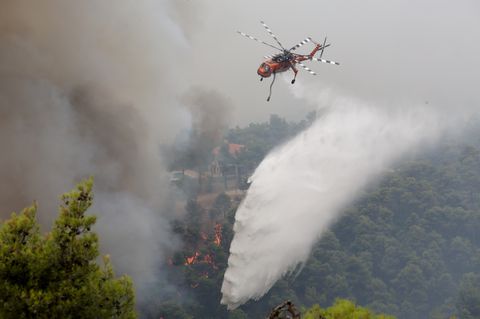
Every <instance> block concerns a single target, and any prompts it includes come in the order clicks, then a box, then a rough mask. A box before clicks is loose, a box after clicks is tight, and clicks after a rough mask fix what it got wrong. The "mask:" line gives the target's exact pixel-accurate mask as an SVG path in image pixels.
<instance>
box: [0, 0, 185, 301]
mask: <svg viewBox="0 0 480 319" xmlns="http://www.w3.org/2000/svg"><path fill="white" fill-rule="evenodd" d="M171 10H173V6H171V5H170V2H169V1H153V0H144V1H131V0H120V1H115V2H113V1H104V2H98V1H93V0H87V1H62V0H46V1H34V0H18V1H17V0H15V1H10V0H7V1H2V2H1V4H0V149H1V156H0V178H1V180H2V183H0V204H1V205H0V207H1V215H0V216H1V217H2V218H6V217H7V216H8V215H9V214H10V212H11V211H14V210H15V211H18V210H20V209H21V208H23V207H24V206H26V205H29V204H30V203H31V202H32V200H34V199H37V200H39V203H40V211H39V219H40V221H41V223H42V225H44V226H48V225H49V224H50V223H51V222H52V220H53V219H54V218H55V216H56V215H57V209H56V207H57V203H58V195H59V194H61V193H62V192H64V191H66V190H68V189H70V188H71V187H72V186H73V185H74V184H75V183H76V182H78V181H79V180H80V179H82V178H85V177H88V176H91V175H93V176H95V181H96V190H95V195H96V200H95V203H96V204H95V205H94V207H93V208H92V211H91V212H92V213H95V214H97V215H98V216H99V221H98V226H97V230H98V232H99V233H100V238H101V247H102V250H104V251H105V252H108V253H111V254H112V259H113V262H114V264H115V266H116V270H117V271H118V272H120V273H123V272H126V273H128V274H131V275H132V276H133V278H134V281H135V282H136V283H137V286H138V288H140V289H139V290H137V292H138V293H137V294H138V295H140V298H141V297H142V294H143V291H142V289H141V286H142V284H143V283H146V282H148V283H150V284H151V283H152V282H155V280H156V278H157V276H158V272H159V265H158V264H159V261H160V260H162V258H163V255H164V253H165V249H166V246H170V247H174V246H175V240H174V239H172V238H171V234H170V232H169V231H168V227H167V225H168V217H169V216H168V213H167V212H168V209H167V208H168V207H166V206H167V205H168V201H167V198H168V181H167V179H166V177H165V167H164V163H162V160H161V158H160V153H159V144H160V143H162V142H166V141H169V140H170V139H171V138H172V137H173V136H174V135H175V134H176V132H177V130H178V129H179V127H181V126H182V125H185V124H186V121H185V116H184V114H181V113H180V112H179V111H177V110H178V103H177V102H176V98H177V97H176V95H177V94H179V92H183V90H184V89H185V87H184V86H183V84H181V83H180V81H179V78H180V77H181V76H182V75H183V74H184V72H185V68H184V67H188V65H187V63H183V64H181V65H178V66H177V65H172V63H171V61H174V60H176V59H178V58H181V57H182V54H183V53H182V52H183V50H184V49H185V48H187V47H188V42H187V41H186V38H185V37H184V35H183V33H182V29H181V28H180V27H179V26H178V25H177V24H175V23H174V22H173V21H172V19H171V18H170V17H169V15H168V12H172V11H171Z"/></svg>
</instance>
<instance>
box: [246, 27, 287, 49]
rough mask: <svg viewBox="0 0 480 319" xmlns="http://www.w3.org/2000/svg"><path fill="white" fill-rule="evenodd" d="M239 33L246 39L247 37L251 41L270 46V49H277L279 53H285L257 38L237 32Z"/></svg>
mask: <svg viewBox="0 0 480 319" xmlns="http://www.w3.org/2000/svg"><path fill="white" fill-rule="evenodd" d="M237 33H239V34H241V35H243V36H244V37H247V38H249V39H251V40H254V41H257V42H260V43H263V44H265V45H268V46H269V47H272V48H274V49H277V50H279V51H283V50H282V49H280V48H277V47H276V46H274V45H271V44H269V43H267V42H264V41H262V40H259V39H257V38H255V37H252V36H251V35H248V34H246V33H244V32H241V31H237Z"/></svg>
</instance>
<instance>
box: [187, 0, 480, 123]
mask: <svg viewBox="0 0 480 319" xmlns="http://www.w3.org/2000/svg"><path fill="white" fill-rule="evenodd" d="M178 2H181V3H183V6H182V8H183V9H185V8H194V9H195V10H196V11H197V14H196V15H195V17H196V18H195V19H193V20H192V21H194V26H191V29H188V27H187V28H186V32H187V34H188V35H189V36H188V38H189V39H190V41H191V44H190V45H191V49H190V50H189V53H190V54H191V55H190V56H191V58H192V59H193V60H194V64H193V65H192V68H191V70H190V72H192V76H191V77H190V79H189V80H190V81H193V82H194V83H202V84H203V85H205V86H209V87H212V88H215V89H216V90H218V91H220V92H221V93H222V94H224V95H225V96H226V97H227V98H229V99H231V100H232V101H233V104H234V106H233V107H234V113H233V114H234V116H233V119H232V121H233V123H234V124H246V123H249V122H250V121H254V120H257V121H258V120H262V119H266V118H268V116H269V114H271V113H277V114H280V115H282V116H285V117H287V118H289V119H298V118H301V117H302V116H303V115H304V114H305V113H306V112H308V110H311V109H312V108H315V107H314V106H312V105H311V104H309V103H308V102H306V101H304V100H303V99H296V98H295V94H292V85H291V84H290V83H289V82H290V79H291V77H292V74H291V73H290V72H288V73H287V75H286V76H285V77H286V80H285V81H278V83H276V84H275V87H274V92H273V97H272V100H271V102H270V103H267V102H266V101H265V99H266V97H267V95H268V85H269V84H270V81H269V80H267V81H263V82H259V77H258V75H257V74H256V70H257V68H258V66H259V65H260V63H261V62H262V60H263V56H264V55H268V54H271V53H273V52H274V51H275V50H274V49H271V48H269V47H267V46H264V45H262V44H259V43H256V42H254V41H252V40H249V39H247V38H244V37H242V36H240V35H239V34H237V33H236V31H237V30H240V31H243V32H245V33H248V34H250V35H253V36H255V37H258V38H260V39H261V40H264V41H266V42H270V43H274V40H273V39H271V38H270V37H269V35H268V34H267V33H266V32H265V30H264V29H263V27H262V25H261V24H260V23H259V21H260V20H263V21H265V22H266V23H267V24H268V25H269V26H270V28H271V29H272V30H273V32H274V33H275V34H276V35H277V36H278V38H279V39H280V41H281V42H282V44H284V46H293V45H294V44H296V43H298V42H300V41H301V40H303V39H304V38H305V37H307V36H310V37H312V38H313V39H314V40H317V41H322V40H323V38H324V36H328V42H329V43H331V44H332V45H331V46H330V47H329V48H327V49H326V50H325V53H324V58H327V59H331V60H334V61H338V62H340V66H335V65H327V64H321V63H318V62H317V63H314V62H311V63H309V67H311V68H312V69H313V70H314V71H316V72H317V73H318V75H317V76H311V75H310V74H308V73H306V72H302V70H300V74H299V76H298V80H297V81H298V82H297V83H298V85H297V83H296V84H295V85H294V87H295V86H298V87H302V86H306V87H307V88H308V90H310V91H317V92H318V91H323V92H325V94H328V95H329V96H333V97H335V96H350V97H354V98H360V99H364V100H367V101H375V102H378V103H381V104H382V107H390V106H395V105H397V104H401V103H404V102H412V103H418V102H422V103H425V102H426V103H431V104H434V105H438V107H457V106H458V105H459V104H461V105H462V107H463V106H464V105H474V104H478V102H479V98H478V94H477V93H476V86H477V83H479V80H480V75H479V72H478V70H479V69H480V62H479V59H478V56H480V44H479V43H478V41H477V39H479V38H480V3H478V2H476V1H468V0H463V1H455V2H452V1H444V0H441V1H432V0H422V1H416V2H405V1H397V0H388V1H380V0H369V1H361V2H360V1H346V0H340V1H310V0H300V1H296V2H295V3H292V2H287V1H271V0H265V1H251V0H246V1H216V0H204V1H201V0H200V1H195V2H193V1H187V0H185V1H178ZM199 3H200V4H201V5H199ZM184 25H185V24H184ZM312 47H313V45H312V44H310V45H308V44H307V45H305V46H303V47H302V48H301V49H300V50H299V51H301V52H303V53H307V52H309V50H310V49H311V48H312ZM179 63H182V62H181V61H179ZM280 82H283V83H280Z"/></svg>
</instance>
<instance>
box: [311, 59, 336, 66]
mask: <svg viewBox="0 0 480 319" xmlns="http://www.w3.org/2000/svg"><path fill="white" fill-rule="evenodd" d="M312 60H315V61H318V62H322V63H328V64H335V65H340V63H338V62H335V61H329V60H324V59H319V58H312Z"/></svg>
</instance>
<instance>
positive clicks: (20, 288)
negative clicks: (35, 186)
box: [0, 179, 136, 318]
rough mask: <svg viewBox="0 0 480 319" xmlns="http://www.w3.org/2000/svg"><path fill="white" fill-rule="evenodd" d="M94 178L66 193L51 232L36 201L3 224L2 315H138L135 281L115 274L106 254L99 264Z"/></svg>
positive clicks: (0, 232) (0, 259) (0, 236)
mask: <svg viewBox="0 0 480 319" xmlns="http://www.w3.org/2000/svg"><path fill="white" fill-rule="evenodd" d="M92 186H93V180H92V179H89V180H86V181H84V182H82V183H80V184H79V185H77V187H76V188H75V189H74V190H73V191H71V192H69V193H66V194H64V195H63V196H62V204H61V205H60V216H59V217H58V219H57V220H56V221H55V224H54V226H53V229H52V231H51V232H50V233H48V234H47V235H45V236H44V235H41V234H40V230H39V225H38V222H37V220H36V212H37V204H36V203H34V205H33V206H31V207H28V208H26V209H24V210H23V211H22V213H21V214H19V215H17V214H15V213H13V214H12V216H11V218H10V219H9V220H7V221H5V222H4V223H3V224H2V226H1V228H0V317H1V318H135V317H136V313H135V311H134V300H135V298H134V291H133V283H132V281H131V279H130V278H129V277H127V276H122V277H120V278H115V277H114V273H113V269H112V266H111V264H110V261H109V258H108V256H105V257H104V258H103V259H104V265H103V267H100V266H99V265H97V263H96V262H95V259H96V258H97V257H98V256H99V251H98V246H99V245H98V237H97V235H96V234H95V233H93V232H92V231H91V227H92V226H93V225H94V224H95V221H96V218H95V217H94V216H87V215H86V214H85V213H86V211H87V209H88V208H89V207H90V206H91V205H92V201H93V194H92Z"/></svg>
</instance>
